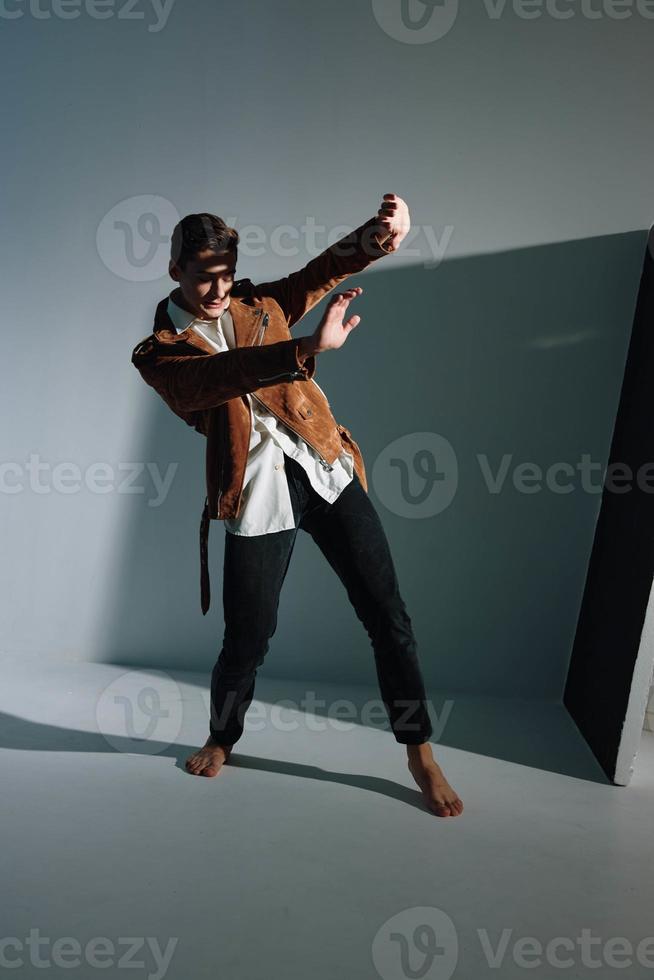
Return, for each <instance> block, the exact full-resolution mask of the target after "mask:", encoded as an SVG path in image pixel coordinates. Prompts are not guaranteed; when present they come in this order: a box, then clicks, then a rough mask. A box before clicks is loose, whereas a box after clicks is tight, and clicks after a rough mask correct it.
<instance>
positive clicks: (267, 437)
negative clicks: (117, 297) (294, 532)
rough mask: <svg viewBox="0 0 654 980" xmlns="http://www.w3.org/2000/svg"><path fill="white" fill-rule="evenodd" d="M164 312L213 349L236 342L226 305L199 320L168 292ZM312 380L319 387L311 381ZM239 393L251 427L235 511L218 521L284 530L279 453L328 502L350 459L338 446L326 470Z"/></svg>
mask: <svg viewBox="0 0 654 980" xmlns="http://www.w3.org/2000/svg"><path fill="white" fill-rule="evenodd" d="M168 315H169V317H170V319H171V320H172V322H173V324H174V326H175V330H176V331H177V333H181V332H182V330H186V328H187V327H188V326H190V325H192V329H193V330H195V331H196V332H197V333H199V334H201V335H202V336H203V337H204V338H205V339H206V340H208V341H209V343H210V344H211V345H212V347H215V349H216V350H217V351H224V350H231V349H232V348H233V347H235V346H236V344H235V339H234V324H233V321H232V315H231V313H230V312H229V306H228V307H227V309H225V310H223V312H222V313H221V314H220V316H219V317H217V318H216V319H214V320H202V319H199V318H197V317H194V316H193V314H192V313H188V312H187V310H184V309H182V308H181V307H180V306H178V305H177V304H176V303H174V302H173V300H172V299H171V298H170V297H169V298H168ZM310 383H312V382H305V384H310ZM313 384H316V387H319V386H318V385H317V382H313ZM320 390H322V389H320ZM323 394H324V392H323ZM245 397H246V398H247V400H248V403H249V405H250V424H251V429H250V446H249V450H248V458H247V462H246V467H245V477H244V480H243V496H242V499H241V510H240V513H239V516H238V517H236V518H231V519H230V518H228V519H227V520H225V521H224V524H225V527H226V528H227V530H228V531H231V532H232V534H242V535H245V536H248V537H249V536H252V535H255V534H270V533H271V532H273V531H287V530H289V529H291V528H293V527H295V520H294V517H293V508H292V506H291V496H290V493H289V489H288V483H287V482H286V471H285V466H284V454H286V455H287V456H291V457H292V458H293V459H296V460H297V461H298V463H300V465H301V466H302V468H303V469H304V471H305V472H306V474H307V476H308V477H309V480H310V482H311V486H312V487H313V488H314V490H315V491H316V493H318V494H319V495H320V496H321V497H323V498H324V499H325V500H326V501H327V502H328V503H333V502H334V501H335V500H336V498H337V497H338V496H339V494H340V493H341V491H342V490H344V489H345V487H346V486H347V485H348V483H350V481H351V480H352V479H353V473H354V459H353V457H352V454H351V453H348V452H346V451H345V450H343V451H342V452H341V453H340V454H339V456H338V458H337V459H336V460H335V461H334V463H332V467H331V469H330V470H326V469H325V468H324V467H323V466H322V464H321V463H320V461H319V456H318V454H317V453H316V452H315V450H314V449H313V448H312V447H311V446H309V445H308V444H307V443H306V442H305V440H304V439H303V438H302V437H301V436H300V435H298V434H297V433H296V432H294V431H293V430H292V429H290V428H289V427H288V426H286V425H284V423H283V422H281V421H280V420H279V419H278V418H277V417H276V416H275V415H273V414H272V413H271V412H269V411H268V409H267V408H266V406H265V405H264V404H263V402H261V401H260V400H259V399H258V398H257V396H256V395H254V394H247V395H246V396H245Z"/></svg>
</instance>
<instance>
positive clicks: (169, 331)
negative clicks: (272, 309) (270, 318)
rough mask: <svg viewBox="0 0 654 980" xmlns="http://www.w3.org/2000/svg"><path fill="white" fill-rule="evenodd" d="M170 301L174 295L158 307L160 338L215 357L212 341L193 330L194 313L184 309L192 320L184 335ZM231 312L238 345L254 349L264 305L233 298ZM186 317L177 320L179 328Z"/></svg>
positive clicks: (157, 334)
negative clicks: (190, 346) (172, 317)
mask: <svg viewBox="0 0 654 980" xmlns="http://www.w3.org/2000/svg"><path fill="white" fill-rule="evenodd" d="M235 285H236V284H235ZM169 299H170V295H169V296H166V298H165V299H162V300H161V301H160V302H159V303H158V304H157V308H156V311H155V314H154V329H153V333H154V335H155V337H156V339H157V340H158V341H159V342H160V343H164V344H191V345H192V346H193V347H199V348H200V349H201V350H204V351H206V352H207V353H210V354H215V352H216V351H215V348H214V347H212V346H211V344H210V343H209V341H208V340H206V338H205V337H203V336H202V334H200V333H198V332H197V330H193V328H192V323H193V322H194V317H193V315H192V314H191V313H186V311H185V310H180V314H183V315H185V316H187V317H188V323H187V325H186V327H185V328H184V329H183V330H182V331H181V332H180V333H177V330H176V327H175V323H174V322H173V320H172V319H171V317H170V314H169V313H168V301H169ZM229 312H230V313H231V316H232V323H233V324H234V338H235V342H236V346H237V347H248V346H251V345H252V344H253V343H254V338H255V337H256V335H257V332H258V328H259V321H260V317H261V315H262V308H261V306H252V305H250V303H249V302H248V301H247V300H246V299H245V298H244V297H243V298H242V297H238V296H233V295H232V296H231V299H230V303H229ZM183 315H182V316H180V317H179V318H177V317H176V319H177V320H178V325H181V324H182V322H183V319H184V316H183Z"/></svg>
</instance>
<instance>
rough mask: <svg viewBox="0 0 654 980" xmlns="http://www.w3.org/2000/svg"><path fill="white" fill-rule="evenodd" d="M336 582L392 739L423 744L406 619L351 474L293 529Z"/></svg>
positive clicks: (384, 547) (368, 508) (372, 518)
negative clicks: (365, 643)
mask: <svg viewBox="0 0 654 980" xmlns="http://www.w3.org/2000/svg"><path fill="white" fill-rule="evenodd" d="M299 526H300V527H301V528H302V529H303V530H305V531H307V532H308V533H309V534H310V535H311V536H312V538H313V539H314V541H315V542H316V544H317V545H318V547H319V548H320V550H321V551H322V553H323V554H324V556H325V558H326V559H327V561H328V562H329V564H330V565H331V566H332V568H333V569H334V571H335V572H336V574H337V575H338V576H339V578H340V579H341V581H342V583H343V585H344V586H345V589H346V591H347V594H348V597H349V599H350V602H351V603H352V605H353V607H354V610H355V612H356V614H357V616H358V618H359V619H360V620H361V622H362V623H363V625H364V626H365V628H366V631H367V633H368V636H369V637H370V640H371V643H372V647H373V650H374V656H375V668H376V671H377V678H378V681H379V687H380V691H381V695H382V700H383V702H384V705H385V706H386V711H387V713H388V717H389V721H390V723H391V728H392V730H393V734H394V736H395V739H396V741H398V742H400V743H403V744H408V745H412V744H418V743H420V742H426V741H428V740H429V738H430V736H431V735H432V732H433V729H432V724H431V720H430V718H429V712H428V709H427V704H426V695H425V688H424V682H423V679H422V674H421V670H420V665H419V662H418V655H417V649H416V640H415V637H414V634H413V628H412V625H411V620H410V618H409V615H408V613H407V610H406V606H405V604H404V601H403V599H402V596H401V595H400V590H399V585H398V580H397V575H396V572H395V567H394V564H393V559H392V556H391V552H390V547H389V544H388V539H387V537H386V533H385V531H384V528H383V525H382V523H381V520H380V518H379V515H378V513H377V511H376V510H375V507H374V505H373V503H372V501H371V499H370V497H369V496H368V494H367V493H366V491H365V490H364V489H363V487H362V486H361V483H360V481H359V478H358V477H357V475H356V473H355V474H354V479H353V480H352V482H351V483H349V484H348V485H347V487H346V488H345V489H344V490H343V491H342V493H341V494H340V495H339V497H338V498H337V499H336V500H335V501H334V503H333V504H327V502H326V501H325V506H324V507H316V508H315V509H314V510H312V512H311V513H310V514H307V515H305V516H304V517H303V518H302V519H301V521H300V525H299Z"/></svg>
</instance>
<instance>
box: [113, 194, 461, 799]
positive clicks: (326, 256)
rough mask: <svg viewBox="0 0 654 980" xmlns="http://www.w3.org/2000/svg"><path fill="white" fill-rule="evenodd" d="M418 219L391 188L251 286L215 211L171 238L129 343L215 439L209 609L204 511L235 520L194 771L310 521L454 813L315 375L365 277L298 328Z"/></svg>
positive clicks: (239, 710) (349, 446)
mask: <svg viewBox="0 0 654 980" xmlns="http://www.w3.org/2000/svg"><path fill="white" fill-rule="evenodd" d="M409 227H410V220H409V211H408V208H407V205H406V203H405V202H404V201H403V200H402V199H401V198H400V197H398V196H397V195H395V194H385V195H384V199H383V202H382V204H381V207H380V208H379V210H378V212H377V214H376V215H375V217H374V218H371V219H370V220H369V221H367V222H365V223H364V224H363V225H361V226H360V227H359V228H357V229H355V230H354V231H353V232H352V233H351V234H350V235H347V236H346V237H345V238H343V239H341V240H340V241H339V242H337V243H335V244H334V245H332V246H330V247H329V248H328V249H326V250H325V251H324V252H322V253H321V254H320V255H318V256H317V257H316V258H314V259H312V260H311V261H310V262H309V263H308V264H307V265H306V266H305V267H304V268H303V269H301V270H300V271H299V272H296V273H293V274H291V275H289V276H287V277H285V278H283V279H278V280H275V281H271V282H267V283H263V284H260V285H256V286H255V285H254V284H253V283H252V282H251V280H249V279H241V280H236V279H235V270H236V261H237V254H238V252H237V247H238V241H239V236H238V232H237V231H236V230H235V229H233V228H229V227H227V226H226V225H225V223H224V222H223V221H222V219H221V218H218V217H216V216H215V215H210V214H192V215H187V216H186V217H185V218H183V219H182V221H180V222H179V224H178V225H177V226H176V227H175V229H174V231H173V235H172V241H171V260H170V265H169V272H170V276H171V278H172V279H173V280H174V281H175V282H177V283H178V284H179V285H178V286H177V288H175V289H174V290H173V291H172V292H171V294H170V296H169V297H167V298H166V299H164V300H162V301H161V302H160V303H159V305H158V307H157V312H156V315H155V329H154V332H153V333H152V334H151V335H150V336H149V337H146V338H145V340H143V341H141V343H139V344H137V346H136V347H135V348H134V351H133V353H132V363H133V364H134V365H135V367H136V368H137V369H138V370H139V372H140V373H141V375H142V377H143V378H144V380H145V381H146V382H147V383H148V384H149V385H151V386H152V387H153V388H154V389H155V390H156V391H157V392H158V393H159V394H160V395H161V397H162V398H163V399H164V401H165V402H166V404H167V405H168V406H169V407H170V408H171V409H172V410H173V411H174V412H175V413H176V414H177V415H178V416H179V417H180V418H182V419H183V420H184V421H185V422H187V424H188V425H190V426H192V427H193V428H194V429H196V431H198V432H199V433H201V434H202V435H204V436H205V437H206V440H207V455H206V478H207V496H206V500H205V507H204V511H203V514H202V521H201V525H200V532H201V533H200V553H201V597H202V611H203V613H206V612H207V609H208V608H209V602H210V588H209V571H208V558H207V538H208V530H209V522H210V521H211V520H212V519H214V520H222V521H224V524H225V558H224V574H223V606H224V618H225V633H224V639H223V647H222V650H221V653H220V656H219V657H218V660H217V661H216V664H215V665H214V668H213V672H212V676H211V720H210V728H209V738H208V739H207V742H206V744H205V745H204V746H203V747H202V748H201V749H200V750H199V751H198V752H196V753H194V754H193V755H192V756H191V757H190V758H189V759H188V760H187V763H186V768H187V770H188V771H189V772H191V773H193V774H194V775H204V776H215V775H217V774H218V772H219V770H220V768H221V767H222V765H223V764H224V763H225V762H227V760H228V759H229V756H230V753H231V751H232V748H233V746H234V744H235V743H236V742H237V741H238V739H239V738H240V737H241V735H242V734H243V725H244V716H245V712H246V711H247V708H248V707H249V705H250V703H251V700H252V697H253V694H254V683H255V676H256V673H257V668H258V667H259V666H260V665H261V664H262V663H263V659H264V657H265V655H266V653H267V651H268V645H269V640H270V638H271V637H272V635H273V633H274V632H275V628H276V625H277V609H278V603H279V596H280V591H281V587H282V584H283V581H284V577H285V575H286V571H287V569H288V565H289V562H290V558H291V553H292V550H293V545H294V542H295V536H296V533H297V531H298V529H302V530H304V531H306V532H307V533H309V534H310V535H311V536H312V538H313V539H314V541H315V542H316V544H317V545H318V547H319V548H320V549H321V551H322V552H323V554H324V555H325V557H326V558H327V560H328V561H329V563H330V564H331V566H332V567H333V568H334V570H335V571H336V573H337V574H338V575H339V577H340V579H341V581H342V582H343V584H344V586H345V588H346V590H347V593H348V597H349V599H350V601H351V602H352V605H353V607H354V609H355V611H356V613H357V616H358V617H359V619H360V620H361V622H362V623H363V624H364V626H365V628H366V630H367V632H368V635H369V637H370V639H371V643H372V646H373V650H374V656H375V667H376V670H377V676H378V680H379V685H380V690H381V694H382V700H383V702H384V705H385V707H386V710H387V713H388V716H389V719H390V723H391V728H392V731H393V734H394V736H395V739H396V741H398V742H399V743H401V744H404V745H406V751H407V762H408V767H409V770H410V772H411V774H412V775H413V778H414V779H415V781H416V782H417V784H418V786H419V787H420V790H421V792H422V794H423V797H424V799H425V802H426V803H427V806H428V807H429V809H430V810H431V811H432V812H433V813H435V814H437V815H438V816H458V815H459V814H460V813H461V812H462V811H463V803H462V802H461V800H460V799H459V797H458V796H457V794H456V792H455V791H454V790H453V789H452V787H451V786H450V785H449V783H448V782H447V781H446V779H445V777H444V776H443V773H442V770H441V769H440V767H439V766H438V765H437V763H436V762H435V760H434V758H433V755H432V750H431V745H430V743H429V737H430V735H431V734H432V727H431V722H430V719H429V714H428V711H427V705H426V702H425V690H424V685H423V680H422V675H421V671H420V666H419V663H418V658H417V652H416V642H415V637H414V635H413V631H412V627H411V621H410V619H409V616H408V614H407V612H406V608H405V605H404V602H403V600H402V597H401V595H400V591H399V586H398V581H397V576H396V573H395V568H394V565H393V560H392V558H391V554H390V550H389V546H388V541H387V539H386V535H385V533H384V529H383V527H382V524H381V521H380V518H379V516H378V514H377V512H376V510H375V508H374V506H373V504H372V501H371V500H370V498H369V496H368V494H367V480H366V473H365V467H364V463H363V458H362V455H361V451H360V449H359V446H358V445H357V443H356V442H355V440H354V439H353V437H352V435H351V433H350V432H349V430H348V429H347V428H346V427H345V426H343V425H340V424H339V423H338V422H337V421H336V419H335V418H334V416H333V415H332V412H331V408H330V405H329V402H328V400H327V398H326V396H325V394H324V392H323V391H322V389H321V388H320V387H319V386H318V384H317V382H315V381H314V379H313V375H314V374H315V371H316V357H317V356H319V355H320V354H322V353H324V352H325V351H329V350H339V349H340V348H342V347H343V345H344V344H345V342H346V340H347V338H348V336H349V334H350V333H351V331H352V330H353V329H354V328H355V327H356V326H357V325H358V324H359V322H360V317H359V316H356V315H352V316H349V317H348V319H347V320H345V316H346V314H347V312H348V308H349V305H350V303H351V302H352V301H353V300H354V299H355V298H356V297H357V296H360V295H361V293H362V292H363V290H362V288H361V287H360V286H357V287H354V288H351V289H348V290H347V291H345V292H342V293H338V294H336V295H335V296H334V297H333V298H332V299H331V301H330V302H329V304H328V307H327V310H326V312H325V315H324V317H323V319H322V320H321V322H320V324H319V325H318V327H317V329H316V330H315V332H314V333H313V334H311V335H309V336H304V337H300V338H299V339H297V338H295V339H294V338H292V337H291V334H290V328H291V327H292V326H293V325H294V324H296V323H297V322H298V321H299V320H300V319H301V318H302V317H303V316H304V315H305V313H307V312H308V311H309V310H310V309H312V308H313V307H314V306H315V305H316V304H317V303H318V302H319V301H320V300H321V299H322V298H323V297H324V296H326V295H327V293H329V292H330V291H331V290H332V289H334V287H335V286H336V285H338V284H339V283H340V282H342V281H343V280H344V279H346V278H347V277H348V276H350V275H352V274H353V273H356V272H361V271H363V270H364V269H365V268H367V267H368V266H369V265H370V264H371V263H372V262H374V261H376V260H377V259H379V258H381V257H382V256H383V255H388V254H390V253H392V252H394V251H396V250H397V248H398V246H399V244H400V242H401V241H402V240H403V239H404V238H405V236H406V234H407V233H408V231H409Z"/></svg>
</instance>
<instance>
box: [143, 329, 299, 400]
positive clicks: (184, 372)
mask: <svg viewBox="0 0 654 980" xmlns="http://www.w3.org/2000/svg"><path fill="white" fill-rule="evenodd" d="M299 343H300V340H299V338H294V339H292V340H280V341H278V342H277V343H274V344H266V345H265V346H263V347H262V346H256V347H235V348H233V349H232V350H228V351H221V352H220V353H216V354H190V355H188V354H187V355H175V354H173V353H170V352H163V351H162V350H161V347H160V346H159V347H158V345H157V344H156V341H155V340H154V339H153V338H152V337H149V338H147V339H146V340H145V341H143V342H142V343H140V344H138V345H137V347H136V348H135V349H134V351H133V353H132V364H134V366H135V367H136V368H137V370H138V371H139V372H140V374H141V377H142V378H143V379H144V380H145V381H146V382H147V383H148V384H149V385H150V386H151V387H153V388H154V389H155V390H156V391H157V392H158V393H159V394H160V395H161V397H162V398H163V399H164V401H165V402H166V403H167V404H168V405H169V406H170V408H172V410H173V411H174V412H176V413H177V414H178V415H183V414H185V413H189V412H201V411H203V410H205V409H209V408H215V407H216V406H218V405H222V404H223V403H224V402H226V401H229V399H230V398H238V397H239V396H240V395H245V394H248V393H249V392H251V391H256V390H257V389H258V388H267V387H269V386H271V385H275V384H280V383H282V382H285V381H309V380H311V378H312V377H313V375H314V374H315V371H316V359H315V355H313V354H312V355H311V356H309V357H307V358H305V359H304V361H303V360H302V359H301V358H300V355H299V353H298V345H299Z"/></svg>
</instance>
